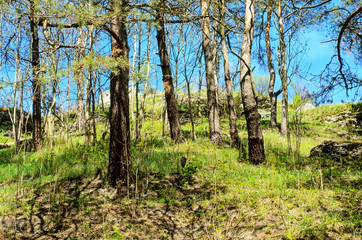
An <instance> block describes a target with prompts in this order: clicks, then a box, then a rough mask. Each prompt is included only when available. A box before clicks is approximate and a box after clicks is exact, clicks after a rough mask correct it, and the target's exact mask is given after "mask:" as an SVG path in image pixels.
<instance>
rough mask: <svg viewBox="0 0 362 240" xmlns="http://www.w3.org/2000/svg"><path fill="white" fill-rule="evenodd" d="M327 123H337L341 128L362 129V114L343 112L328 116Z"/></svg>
mask: <svg viewBox="0 0 362 240" xmlns="http://www.w3.org/2000/svg"><path fill="white" fill-rule="evenodd" d="M325 121H326V123H335V124H337V125H338V126H340V127H347V128H351V129H362V112H357V113H352V112H350V111H347V112H341V113H338V114H335V115H332V116H327V117H326V120H325Z"/></svg>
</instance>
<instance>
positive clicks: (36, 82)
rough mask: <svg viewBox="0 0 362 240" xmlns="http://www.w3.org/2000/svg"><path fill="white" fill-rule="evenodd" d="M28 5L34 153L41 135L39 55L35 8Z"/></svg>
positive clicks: (30, 0)
mask: <svg viewBox="0 0 362 240" xmlns="http://www.w3.org/2000/svg"><path fill="white" fill-rule="evenodd" d="M29 4H30V16H29V23H30V34H31V56H32V58H31V65H32V75H33V80H32V81H33V82H32V89H33V97H32V101H33V125H34V126H33V127H34V128H33V147H34V150H35V151H38V150H40V148H41V144H42V133H41V89H40V53H39V35H38V20H37V18H36V17H35V16H36V15H37V13H36V10H35V9H36V6H35V2H34V0H29Z"/></svg>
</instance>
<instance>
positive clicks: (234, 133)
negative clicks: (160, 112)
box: [219, 0, 240, 148]
mask: <svg viewBox="0 0 362 240" xmlns="http://www.w3.org/2000/svg"><path fill="white" fill-rule="evenodd" d="M219 11H220V27H219V33H220V37H221V47H222V55H223V58H224V78H225V85H226V95H227V100H228V114H229V126H230V137H231V140H232V142H233V146H235V147H237V148H238V147H239V145H240V138H239V133H238V129H237V126H236V120H237V116H236V112H235V106H234V98H233V89H232V85H231V79H230V71H229V56H228V50H227V45H226V37H225V27H224V24H225V0H221V2H220V5H219Z"/></svg>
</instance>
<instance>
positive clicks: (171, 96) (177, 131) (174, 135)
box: [156, 2, 184, 143]
mask: <svg viewBox="0 0 362 240" xmlns="http://www.w3.org/2000/svg"><path fill="white" fill-rule="evenodd" d="M163 4H164V3H163V2H162V3H161V4H160V6H161V8H162V6H164V5H163ZM156 20H157V22H158V26H157V35H156V38H157V43H158V51H159V56H160V62H161V69H162V79H163V87H164V89H165V98H166V107H167V116H168V120H169V123H170V133H171V139H172V140H173V141H174V142H176V143H179V142H183V141H184V138H183V136H182V132H181V125H180V120H179V115H178V110H177V102H176V98H175V92H174V86H173V82H172V73H171V66H170V59H169V56H168V53H167V48H166V33H165V24H164V16H163V12H162V9H160V7H159V8H158V9H157V14H156Z"/></svg>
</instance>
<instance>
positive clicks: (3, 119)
mask: <svg viewBox="0 0 362 240" xmlns="http://www.w3.org/2000/svg"><path fill="white" fill-rule="evenodd" d="M10 111H12V110H10ZM16 115H17V121H19V119H20V117H19V116H20V111H19V110H17V113H16ZM27 115H28V113H24V118H23V123H25V122H26V123H27V126H26V131H32V130H33V125H32V120H31V117H30V118H29V119H27ZM0 126H12V121H11V118H10V115H9V111H8V109H6V108H4V107H0ZM23 130H25V126H24V129H23ZM11 134H12V133H11Z"/></svg>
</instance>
